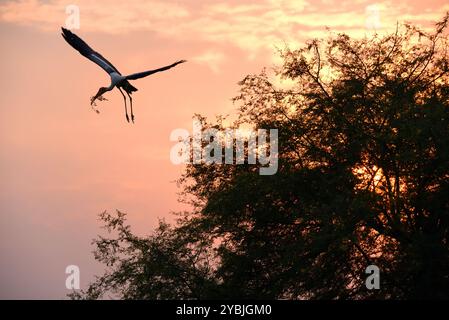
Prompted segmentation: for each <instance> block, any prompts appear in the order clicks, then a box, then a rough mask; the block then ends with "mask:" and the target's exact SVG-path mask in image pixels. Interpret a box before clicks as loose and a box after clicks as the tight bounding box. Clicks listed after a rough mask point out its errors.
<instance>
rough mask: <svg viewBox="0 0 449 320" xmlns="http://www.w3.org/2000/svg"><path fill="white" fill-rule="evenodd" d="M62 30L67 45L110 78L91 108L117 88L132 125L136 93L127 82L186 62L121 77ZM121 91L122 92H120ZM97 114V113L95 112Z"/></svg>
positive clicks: (80, 42)
mask: <svg viewBox="0 0 449 320" xmlns="http://www.w3.org/2000/svg"><path fill="white" fill-rule="evenodd" d="M61 29H62V37H63V38H64V39H65V41H67V43H68V44H70V45H71V46H72V47H73V48H74V49H76V50H78V51H79V53H81V54H82V55H83V56H85V57H86V58H87V59H89V60H91V61H93V62H95V63H96V64H97V65H99V66H100V67H101V68H103V70H104V71H106V72H107V73H108V74H109V76H110V77H111V85H110V86H109V87H101V88H100V89H98V92H97V94H96V95H95V96H93V97H92V98H91V100H90V104H91V106H92V107H93V106H94V105H95V100H97V99H98V100H105V99H104V98H103V94H104V93H105V92H108V91H111V90H112V89H114V88H117V89H118V90H119V91H120V93H121V94H122V96H123V100H124V101H125V115H126V120H127V121H128V122H129V116H128V108H127V104H126V96H125V94H124V93H123V90H124V91H125V92H126V94H127V95H128V98H129V102H130V107H131V121H132V122H133V123H134V113H133V99H132V97H131V94H132V93H133V92H134V91H137V88H135V87H134V86H133V85H131V84H130V83H129V81H128V80H137V79H140V78H144V77H147V76H149V75H151V74H153V73H156V72H161V71H165V70H168V69H171V68H173V67H174V66H177V65H178V64H180V63H184V62H186V60H179V61H177V62H175V63H172V64H170V65H168V66H165V67H162V68H158V69H154V70H148V71H143V72H137V73H133V74H130V75H127V76H123V75H122V74H121V73H120V72H119V71H118V70H117V68H116V67H114V66H113V65H112V63H110V62H109V61H108V60H107V59H106V58H105V57H103V56H102V55H101V54H99V53H98V52H96V51H94V50H93V49H92V48H91V47H89V45H88V44H87V43H86V42H84V41H83V40H82V39H81V38H80V37H78V36H77V35H76V34H74V33H73V32H71V31H70V30H68V29H65V28H61ZM122 89H123V90H122ZM97 112H98V111H97Z"/></svg>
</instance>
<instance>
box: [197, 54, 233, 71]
mask: <svg viewBox="0 0 449 320" xmlns="http://www.w3.org/2000/svg"><path fill="white" fill-rule="evenodd" d="M225 59H226V56H225V55H224V53H222V52H219V51H206V52H204V53H202V54H200V55H198V56H196V57H194V58H193V59H192V61H195V62H197V63H198V64H202V65H206V66H207V67H209V68H210V69H211V70H212V71H213V72H214V73H217V74H218V73H220V71H221V64H222V63H223V62H224V61H225Z"/></svg>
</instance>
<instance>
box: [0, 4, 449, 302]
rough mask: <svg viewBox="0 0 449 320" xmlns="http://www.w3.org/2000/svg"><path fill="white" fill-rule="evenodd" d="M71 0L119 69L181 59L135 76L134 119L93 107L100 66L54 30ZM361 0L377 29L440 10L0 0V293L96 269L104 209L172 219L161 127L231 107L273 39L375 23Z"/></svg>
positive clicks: (356, 30) (117, 109) (21, 291)
mask: <svg viewBox="0 0 449 320" xmlns="http://www.w3.org/2000/svg"><path fill="white" fill-rule="evenodd" d="M106 3H107V4H106ZM68 4H75V5H77V6H79V8H80V29H79V30H74V32H75V33H77V34H78V35H79V36H81V37H82V38H83V39H84V40H86V42H88V43H89V44H90V45H91V46H92V47H93V48H94V49H95V50H97V51H99V52H100V53H102V54H103V55H104V56H105V57H107V58H108V59H109V60H110V61H111V62H112V63H113V64H114V65H115V66H116V67H117V68H118V69H119V70H120V71H121V72H122V73H123V74H127V73H133V72H136V71H143V70H147V69H152V68H156V67H160V66H163V65H166V64H169V63H172V62H174V61H176V60H179V59H187V60H189V62H188V63H186V64H183V65H180V66H178V67H176V68H174V69H172V70H170V71H169V72H164V73H160V74H156V75H153V76H151V77H148V78H145V79H141V80H138V81H136V82H134V83H133V84H134V85H135V86H136V87H137V88H138V89H139V91H138V92H136V93H135V94H134V95H133V101H134V112H135V115H136V123H135V124H134V125H131V124H128V123H127V122H126V121H125V117H124V110H123V99H122V96H121V95H120V93H119V92H118V91H112V92H110V93H108V94H106V95H105V97H106V98H108V100H109V101H104V102H100V103H99V104H98V105H99V108H100V110H101V113H100V114H99V115H98V114H96V113H94V112H93V111H92V110H91V109H90V107H89V98H90V97H91V96H92V95H93V94H95V93H96V92H97V90H98V88H99V87H100V86H107V85H109V83H110V80H109V77H108V75H107V74H106V73H105V72H104V71H103V70H101V69H100V68H99V67H97V66H96V65H95V64H93V63H91V62H90V61H88V60H86V59H85V58H84V57H82V56H80V55H79V54H78V53H77V52H76V51H75V50H73V49H72V48H71V47H70V46H69V45H68V44H67V43H66V42H65V41H64V40H63V39H62V37H61V36H60V30H59V28H60V26H64V25H65V21H66V18H67V14H66V13H65V8H66V6H67V5H68ZM370 5H371V6H372V5H375V6H374V8H378V9H379V17H380V22H381V25H380V29H379V30H378V31H379V32H384V31H388V30H392V29H393V28H394V27H395V25H396V21H397V20H399V21H404V20H407V21H411V22H415V23H419V24H424V25H426V24H427V23H428V22H429V21H435V20H437V19H439V18H440V17H442V16H443V14H444V12H445V11H448V10H449V5H448V4H447V2H446V1H444V0H428V1H425V2H423V1H420V0H414V1H379V2H372V1H361V0H356V1H337V0H336V1H332V0H323V1H311V0H310V1H305V0H279V1H277V0H265V1H258V2H256V3H255V2H254V1H235V0H234V1H205V0H198V1H197V0H195V1H194V0H190V1H162V0H159V1H137V0H133V1H127V2H124V1H118V0H112V1H61V0H55V1H37V0H19V1H2V2H0V41H1V51H0V55H1V59H0V69H1V70H2V73H3V74H2V77H1V78H0V86H1V88H2V94H1V95H0V106H1V108H0V150H1V153H0V191H1V192H0V257H1V258H0V298H64V296H65V294H66V293H67V292H68V291H67V290H66V288H65V277H66V275H65V273H64V272H65V267H66V266H67V265H70V264H75V265H78V266H79V267H80V269H81V284H82V285H86V284H87V283H88V282H90V281H91V280H92V277H93V275H94V274H99V273H101V271H102V266H101V265H98V264H96V263H95V262H94V259H93V255H92V253H91V252H92V250H93V247H92V246H91V245H90V242H91V239H92V238H94V237H95V236H96V235H97V234H98V233H99V232H100V231H101V230H100V228H99V227H100V224H99V223H98V221H97V215H98V213H100V212H101V211H104V210H109V211H112V210H115V209H119V210H122V211H124V212H127V214H128V218H129V222H130V223H131V225H132V227H133V230H135V231H136V232H137V233H139V234H145V233H149V232H150V231H151V229H152V228H153V227H154V226H155V225H156V224H157V221H158V218H162V217H165V218H167V219H169V220H170V219H171V217H170V214H169V213H170V211H176V210H180V209H182V208H183V207H182V205H180V204H179V203H177V192H178V191H179V190H178V189H177V187H176V184H175V183H173V181H174V180H175V179H177V178H179V176H180V173H181V172H182V167H180V166H176V165H173V164H172V163H171V162H170V157H169V155H170V148H171V147H172V146H173V144H174V143H173V142H170V141H169V135H170V132H171V131H172V130H174V129H176V128H186V129H188V130H189V131H190V130H191V126H192V116H193V114H194V113H201V114H203V115H205V116H208V117H214V116H215V115H218V114H227V113H231V114H232V113H234V110H235V106H233V105H232V102H231V100H230V99H231V98H232V97H234V96H235V95H237V89H238V86H237V82H238V81H239V80H241V79H242V78H243V77H244V76H245V75H246V74H248V73H258V72H260V71H261V70H262V68H263V67H268V68H270V67H272V66H273V64H275V63H277V62H279V59H278V58H277V56H276V54H275V47H276V46H280V47H282V46H283V45H284V43H287V44H290V45H291V46H297V45H301V43H303V42H304V40H305V39H308V38H310V37H319V36H323V35H325V31H324V30H325V27H326V26H328V27H330V28H331V29H332V30H333V31H345V32H348V33H349V34H352V35H354V36H363V35H364V34H369V33H370V32H373V31H372V30H367V28H366V21H367V13H366V12H367V11H366V8H367V6H370ZM371 8H373V7H371Z"/></svg>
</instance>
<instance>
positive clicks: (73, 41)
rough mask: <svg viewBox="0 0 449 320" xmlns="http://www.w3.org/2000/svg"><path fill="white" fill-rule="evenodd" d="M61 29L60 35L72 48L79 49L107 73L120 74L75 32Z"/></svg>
mask: <svg viewBox="0 0 449 320" xmlns="http://www.w3.org/2000/svg"><path fill="white" fill-rule="evenodd" d="M61 29H62V37H63V38H64V39H65V41H67V43H68V44H70V45H71V46H72V47H73V48H75V49H76V50H78V51H79V53H81V54H82V55H83V56H85V57H86V58H87V59H89V60H91V61H93V62H95V63H96V64H97V65H99V66H100V67H102V68H103V69H104V70H105V71H106V72H107V73H109V74H111V73H112V72H117V73H118V74H120V72H119V71H118V70H117V68H116V67H114V66H113V65H112V63H110V62H109V61H108V60H107V59H106V58H105V57H103V56H102V55H101V54H99V53H98V52H96V51H94V50H93V49H92V48H91V47H89V45H88V44H87V43H86V42H84V41H83V40H82V39H81V38H80V37H78V36H77V35H76V34H74V33H73V32H71V31H70V30H67V29H65V28H61Z"/></svg>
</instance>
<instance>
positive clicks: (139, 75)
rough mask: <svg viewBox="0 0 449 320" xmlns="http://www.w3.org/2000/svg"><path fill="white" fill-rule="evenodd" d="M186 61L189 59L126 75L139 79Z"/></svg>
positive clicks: (127, 77)
mask: <svg viewBox="0 0 449 320" xmlns="http://www.w3.org/2000/svg"><path fill="white" fill-rule="evenodd" d="M184 62H187V61H186V60H180V61H177V62H175V63H173V64H171V65H168V66H165V67H162V68H159V69H154V70H148V71H144V72H138V73H133V74H130V75H128V76H126V77H125V78H126V79H127V80H137V79H140V78H144V77H146V76H149V75H150V74H153V73H156V72H161V71H165V70H168V69H171V68H173V67H174V66H177V65H178V64H180V63H184Z"/></svg>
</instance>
